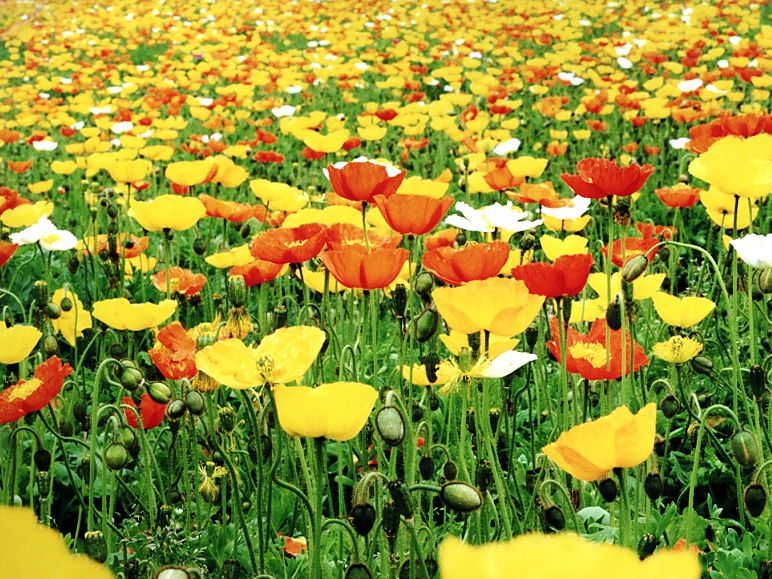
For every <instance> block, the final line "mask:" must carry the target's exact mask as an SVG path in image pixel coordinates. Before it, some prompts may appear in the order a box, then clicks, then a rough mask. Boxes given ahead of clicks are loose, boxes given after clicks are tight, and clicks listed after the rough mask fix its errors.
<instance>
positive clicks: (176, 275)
mask: <svg viewBox="0 0 772 579" xmlns="http://www.w3.org/2000/svg"><path fill="white" fill-rule="evenodd" d="M167 276H168V280H169V282H168V285H169V290H170V291H171V293H173V294H180V295H183V296H192V295H196V294H197V293H198V292H200V291H201V288H203V287H204V284H205V283H206V276H205V275H204V274H202V273H193V272H192V271H190V270H189V269H183V268H181V267H179V266H177V265H173V266H172V267H170V268H169V271H168V272H167V271H166V270H165V269H162V270H160V271H159V272H158V273H156V274H155V275H153V277H151V278H150V281H152V282H153V286H154V287H155V289H157V290H158V291H160V292H164V293H165V292H166V286H167V281H166V280H167Z"/></svg>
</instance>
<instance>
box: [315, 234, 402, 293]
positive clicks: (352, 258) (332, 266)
mask: <svg viewBox="0 0 772 579" xmlns="http://www.w3.org/2000/svg"><path fill="white" fill-rule="evenodd" d="M408 255H410V252H409V251H408V250H406V249H402V248H397V249H392V248H379V249H376V250H374V251H370V252H368V251H367V250H366V249H365V248H364V247H358V246H356V245H352V246H351V247H349V248H347V249H333V250H329V251H325V252H323V253H322V254H320V256H319V257H320V258H321V260H322V263H323V264H324V267H326V268H327V269H328V270H329V272H330V273H331V274H332V277H334V278H335V279H336V280H337V281H338V283H340V284H341V285H343V286H345V287H347V288H351V289H362V290H375V289H382V288H385V287H386V286H388V285H389V284H390V283H391V282H393V281H394V280H395V279H397V276H398V275H399V272H400V270H401V269H402V266H403V265H404V264H405V261H407V258H408Z"/></svg>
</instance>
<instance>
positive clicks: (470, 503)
mask: <svg viewBox="0 0 772 579" xmlns="http://www.w3.org/2000/svg"><path fill="white" fill-rule="evenodd" d="M440 500H441V501H442V504H443V505H445V506H446V507H448V508H449V509H450V510H452V511H455V512H457V513H471V512H472V511H476V510H477V509H479V508H480V507H481V506H482V504H483V497H482V493H481V492H480V491H479V490H477V489H476V488H474V487H473V486H472V485H470V484H467V483H465V482H461V481H452V482H448V483H445V484H444V485H442V487H441V488H440Z"/></svg>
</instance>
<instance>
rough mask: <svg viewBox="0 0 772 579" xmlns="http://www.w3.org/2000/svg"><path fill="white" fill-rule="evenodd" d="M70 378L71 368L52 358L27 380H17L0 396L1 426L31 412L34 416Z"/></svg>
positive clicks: (54, 357)
mask: <svg viewBox="0 0 772 579" xmlns="http://www.w3.org/2000/svg"><path fill="white" fill-rule="evenodd" d="M70 374H72V366H70V365H69V364H66V363H65V364H63V363H62V361H61V360H60V359H59V358H58V357H57V356H51V357H50V358H49V359H48V360H46V361H45V362H43V363H42V364H41V365H40V366H38V367H37V369H35V373H34V374H33V375H32V378H30V379H29V380H20V381H18V382H17V383H16V384H14V385H13V386H11V387H10V388H6V389H5V390H3V391H2V392H0V424H7V423H9V422H15V421H16V420H19V418H22V417H23V416H26V415H27V414H29V413H30V412H37V411H38V410H40V409H42V408H43V407H44V406H45V405H46V404H48V403H49V402H51V400H53V398H54V397H55V396H56V395H57V394H59V391H60V390H61V389H62V384H63V383H64V379H65V378H66V377H67V376H69V375H70Z"/></svg>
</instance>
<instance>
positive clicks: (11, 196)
mask: <svg viewBox="0 0 772 579" xmlns="http://www.w3.org/2000/svg"><path fill="white" fill-rule="evenodd" d="M19 205H32V201H30V200H29V199H25V198H24V197H22V196H21V195H19V192H18V191H16V190H15V189H9V188H8V187H0V215H2V214H3V212H5V211H8V210H9V209H14V208H15V207H18V206H19Z"/></svg>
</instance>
